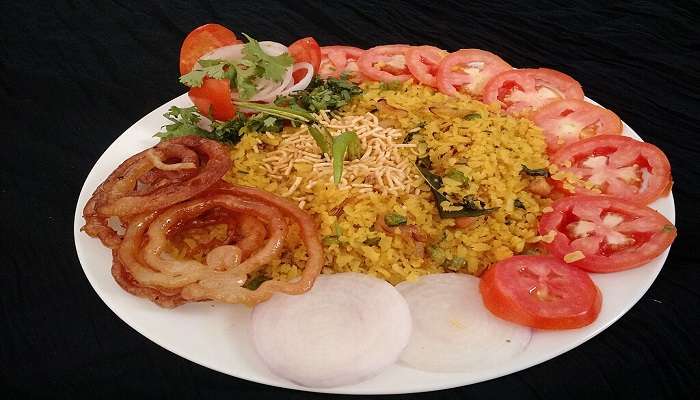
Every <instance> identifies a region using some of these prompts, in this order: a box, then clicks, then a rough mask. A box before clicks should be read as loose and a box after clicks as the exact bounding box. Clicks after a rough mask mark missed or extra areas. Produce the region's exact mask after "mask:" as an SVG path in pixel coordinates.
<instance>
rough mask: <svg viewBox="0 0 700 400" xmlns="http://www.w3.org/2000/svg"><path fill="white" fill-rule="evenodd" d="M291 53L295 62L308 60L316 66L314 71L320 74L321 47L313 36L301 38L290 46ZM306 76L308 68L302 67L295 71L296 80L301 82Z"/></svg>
mask: <svg viewBox="0 0 700 400" xmlns="http://www.w3.org/2000/svg"><path fill="white" fill-rule="evenodd" d="M289 55H290V56H292V58H293V59H294V62H295V63H300V62H307V63H309V64H311V66H312V67H314V73H315V74H318V71H319V69H320V66H321V47H320V46H319V45H318V43H317V42H316V39H314V38H312V37H306V38H303V39H299V40H297V41H296V42H294V43H292V44H291V45H290V46H289ZM304 76H306V70H305V69H300V70H298V71H294V73H293V74H292V77H294V82H299V81H300V80H302V78H304Z"/></svg>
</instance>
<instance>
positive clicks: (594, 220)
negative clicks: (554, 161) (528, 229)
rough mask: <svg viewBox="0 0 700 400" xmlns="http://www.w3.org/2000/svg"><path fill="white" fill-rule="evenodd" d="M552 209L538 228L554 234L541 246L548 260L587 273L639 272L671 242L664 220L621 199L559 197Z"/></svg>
mask: <svg viewBox="0 0 700 400" xmlns="http://www.w3.org/2000/svg"><path fill="white" fill-rule="evenodd" d="M552 208H553V209H554V211H552V212H549V213H545V214H543V215H542V217H541V218H540V222H539V226H538V230H539V233H540V234H541V235H548V234H549V235H552V233H550V232H554V234H553V235H554V240H553V241H552V242H551V243H548V244H545V245H546V246H547V248H548V249H549V251H550V253H551V254H552V255H553V256H556V257H558V258H560V259H563V260H565V261H569V262H570V265H573V266H576V267H579V268H581V269H584V270H586V271H590V272H615V271H622V270H625V269H630V268H635V267H639V266H640V265H643V264H646V263H648V262H649V261H651V260H652V259H653V258H655V257H657V256H659V255H660V254H661V253H663V252H664V250H666V249H667V248H668V247H669V246H670V245H671V243H672V242H673V239H675V237H676V228H675V227H674V226H673V224H672V223H671V222H670V221H669V220H668V219H666V217H664V216H663V215H661V214H659V213H658V212H656V211H654V210H652V209H651V208H649V207H645V206H638V205H634V204H632V203H630V202H629V201H627V200H624V199H619V198H615V197H610V196H573V197H564V198H562V199H559V200H557V201H555V202H554V204H552ZM579 252H580V253H579ZM581 255H583V256H584V257H583V258H581Z"/></svg>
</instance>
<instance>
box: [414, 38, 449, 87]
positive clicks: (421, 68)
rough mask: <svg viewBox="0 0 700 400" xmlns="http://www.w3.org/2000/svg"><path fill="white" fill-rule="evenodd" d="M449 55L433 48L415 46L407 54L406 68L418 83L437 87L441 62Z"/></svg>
mask: <svg viewBox="0 0 700 400" xmlns="http://www.w3.org/2000/svg"><path fill="white" fill-rule="evenodd" d="M446 55H447V52H446V51H445V50H441V49H438V48H437V47H433V46H414V47H411V48H410V49H409V50H408V52H406V66H407V67H408V70H409V71H410V72H411V74H412V75H413V77H415V78H416V79H417V80H418V82H420V83H422V84H424V85H427V86H431V87H437V78H436V77H435V75H436V74H437V69H438V66H439V65H440V61H442V59H443V58H444V57H445V56H446Z"/></svg>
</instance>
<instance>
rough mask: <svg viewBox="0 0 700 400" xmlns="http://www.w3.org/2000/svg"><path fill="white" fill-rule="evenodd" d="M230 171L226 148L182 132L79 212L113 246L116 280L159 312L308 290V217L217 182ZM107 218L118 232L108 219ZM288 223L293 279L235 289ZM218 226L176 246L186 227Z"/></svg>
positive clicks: (126, 169)
mask: <svg viewBox="0 0 700 400" xmlns="http://www.w3.org/2000/svg"><path fill="white" fill-rule="evenodd" d="M229 167H230V160H229V158H228V152H227V151H226V149H225V147H223V146H222V145H220V144H219V143H216V142H213V141H211V140H208V139H204V138H201V137H194V136H187V137H181V138H177V139H173V140H170V141H168V142H163V143H161V144H159V145H157V146H155V147H153V148H151V149H148V150H145V151H143V152H141V153H139V154H136V155H135V156H132V157H131V158H129V159H128V160H126V161H125V162H124V163H122V164H121V165H120V166H119V167H118V168H117V169H116V170H115V171H114V172H113V173H112V174H111V175H110V176H109V177H108V178H107V180H105V182H104V183H102V185H100V187H98V189H97V190H96V191H95V193H94V194H93V196H92V198H90V200H89V201H88V203H87V204H86V206H85V208H84V210H83V217H84V218H85V221H86V223H85V226H84V227H83V230H84V231H85V232H86V233H87V234H88V235H90V236H93V237H97V238H99V239H100V240H101V241H102V243H103V244H104V245H105V246H107V247H109V248H111V249H112V255H113V257H112V258H113V261H112V276H113V277H114V279H115V281H116V282H117V283H118V284H119V286H121V287H122V288H123V289H124V290H125V291H127V292H129V293H131V294H133V295H135V296H139V297H143V298H146V299H149V300H151V301H153V302H154V303H156V304H158V305H160V306H162V307H166V308H173V307H177V306H179V305H181V304H184V303H187V302H191V301H207V300H217V301H222V302H226V303H245V304H249V305H254V304H257V303H260V302H262V301H265V300H267V299H269V298H270V297H271V296H272V295H273V294H274V293H275V292H282V293H287V294H300V293H304V292H306V291H307V290H309V289H310V288H311V286H312V285H313V283H314V281H315V279H316V277H317V276H318V275H319V273H320V271H321V268H322V267H323V248H322V246H321V241H320V238H319V234H318V230H317V227H316V225H315V223H314V222H313V220H312V219H311V217H310V216H309V215H308V214H307V213H306V212H304V211H302V210H301V209H299V208H298V207H297V206H296V205H295V204H293V203H291V202H289V201H288V200H286V199H284V198H281V197H278V196H276V195H274V194H271V193H268V192H265V191H262V190H259V189H255V188H247V187H241V186H235V185H231V184H229V183H226V182H224V181H222V180H221V177H222V176H223V175H224V174H225V173H226V172H227V171H228V169H229ZM112 217H117V218H119V220H120V222H121V224H122V226H123V227H124V228H125V232H124V234H123V236H122V235H120V234H118V233H117V232H116V231H115V230H114V229H112V228H111V227H110V226H109V225H108V220H109V218H112ZM290 224H296V225H298V227H299V228H300V232H301V239H302V241H303V243H304V244H305V246H306V249H307V262H306V266H305V267H304V270H303V273H302V276H301V277H300V278H299V279H297V280H295V281H294V282H282V281H276V280H268V281H265V282H263V283H262V284H261V285H260V286H259V287H258V288H255V289H248V288H246V287H244V284H245V283H246V282H247V281H248V280H249V279H251V278H252V277H254V276H256V275H258V274H259V271H260V270H262V269H263V268H264V267H265V266H266V265H268V264H269V263H270V262H271V261H272V260H273V259H275V257H279V256H280V254H281V253H282V251H283V250H284V245H285V239H286V237H287V233H288V232H289V227H290ZM218 225H222V226H224V227H225V235H221V236H220V237H213V238H209V239H207V240H204V241H202V242H201V243H200V242H198V243H196V244H195V245H190V246H182V242H183V241H184V240H186V239H183V237H186V236H187V233H188V232H191V231H193V230H195V231H198V232H199V231H202V230H204V231H205V232H206V229H207V228H211V227H212V226H218ZM178 241H179V243H178ZM178 244H179V245H181V246H180V247H182V248H183V249H180V250H182V251H179V250H178Z"/></svg>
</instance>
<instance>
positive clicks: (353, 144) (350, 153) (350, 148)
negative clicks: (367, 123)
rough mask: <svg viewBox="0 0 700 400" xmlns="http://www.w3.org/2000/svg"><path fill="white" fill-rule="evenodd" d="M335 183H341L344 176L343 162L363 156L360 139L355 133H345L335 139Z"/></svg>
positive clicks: (333, 150)
mask: <svg viewBox="0 0 700 400" xmlns="http://www.w3.org/2000/svg"><path fill="white" fill-rule="evenodd" d="M332 147H333V148H332V153H333V155H332V157H333V182H335V183H336V184H338V183H340V179H341V177H342V176H343V161H344V160H354V159H356V158H360V156H361V155H362V147H361V144H360V138H359V137H357V134H356V133H355V132H353V131H347V132H343V133H341V134H340V135H338V136H336V137H334V138H333V146H332Z"/></svg>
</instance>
